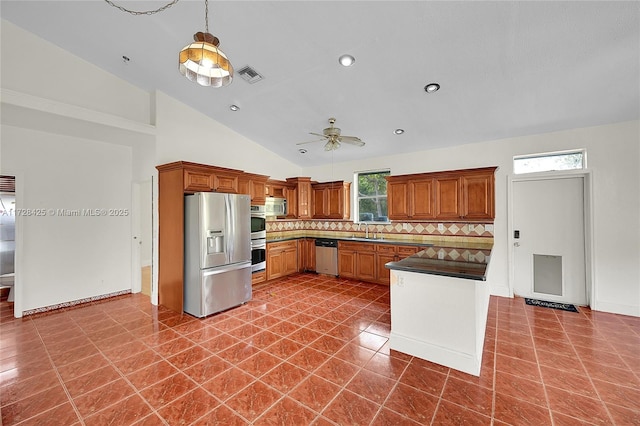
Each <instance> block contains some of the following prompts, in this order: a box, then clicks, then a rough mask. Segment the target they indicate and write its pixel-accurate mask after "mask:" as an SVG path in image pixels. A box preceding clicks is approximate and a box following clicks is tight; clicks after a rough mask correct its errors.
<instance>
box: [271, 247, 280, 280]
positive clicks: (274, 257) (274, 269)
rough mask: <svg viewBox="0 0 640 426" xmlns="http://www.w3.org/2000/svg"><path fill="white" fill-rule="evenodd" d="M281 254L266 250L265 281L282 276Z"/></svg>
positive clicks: (277, 251) (278, 251)
mask: <svg viewBox="0 0 640 426" xmlns="http://www.w3.org/2000/svg"><path fill="white" fill-rule="evenodd" d="M267 247H268V246H267ZM282 253H283V251H282V250H277V249H276V250H267V280H272V279H274V278H279V277H281V276H283V275H284V270H283V262H282Z"/></svg>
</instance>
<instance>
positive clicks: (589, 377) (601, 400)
mask: <svg viewBox="0 0 640 426" xmlns="http://www.w3.org/2000/svg"><path fill="white" fill-rule="evenodd" d="M580 314H581V315H584V313H583V312H581V311H580ZM556 316H557V315H556ZM585 317H586V315H585ZM587 319H588V320H589V321H590V322H591V323H592V325H594V326H595V324H593V321H592V319H591V318H588V317H587ZM560 327H562V330H563V331H564V333H565V334H567V331H566V329H565V327H564V323H563V322H560ZM568 340H569V344H571V349H572V350H573V352H574V354H575V355H576V358H577V359H578V362H580V365H581V366H582V369H583V370H584V372H585V374H586V376H587V378H588V379H589V383H591V386H592V387H593V389H594V390H595V392H596V395H598V400H599V401H600V403H601V404H602V406H603V407H604V409H605V412H606V413H607V415H608V416H609V420H611V421H612V423H611V424H616V423H615V420H614V418H613V416H612V415H611V412H610V411H609V407H607V404H606V403H605V402H604V400H603V399H602V396H601V395H600V392H599V391H598V388H597V387H596V385H595V383H593V378H592V377H591V374H589V370H587V368H586V367H585V365H584V362H582V358H581V357H580V355H579V354H578V351H576V348H575V345H574V344H573V342H572V341H571V339H568ZM617 352H618V351H617V350H616V354H617ZM623 362H624V360H623ZM545 390H546V385H545ZM572 393H573V392H572ZM571 417H573V416H571Z"/></svg>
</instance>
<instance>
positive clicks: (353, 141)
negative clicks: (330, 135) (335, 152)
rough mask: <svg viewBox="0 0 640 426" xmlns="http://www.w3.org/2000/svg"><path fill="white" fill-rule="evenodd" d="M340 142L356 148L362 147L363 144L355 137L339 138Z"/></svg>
mask: <svg viewBox="0 0 640 426" xmlns="http://www.w3.org/2000/svg"><path fill="white" fill-rule="evenodd" d="M340 142H345V143H349V144H351V145H356V146H364V142H362V140H360V138H357V137H355V136H341V137H340Z"/></svg>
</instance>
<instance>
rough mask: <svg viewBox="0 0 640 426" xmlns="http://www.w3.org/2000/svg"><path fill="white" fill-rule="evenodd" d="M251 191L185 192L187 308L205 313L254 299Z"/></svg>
mask: <svg viewBox="0 0 640 426" xmlns="http://www.w3.org/2000/svg"><path fill="white" fill-rule="evenodd" d="M250 204H251V203H250V198H249V196H248V195H237V194H222V193H216V192H198V193H195V194H193V195H187V196H185V202H184V207H185V224H184V226H185V233H184V234H185V241H184V243H185V244H184V246H185V251H184V256H185V259H184V263H185V276H184V311H185V312H187V313H189V314H191V315H194V316H196V317H199V318H202V317H206V316H207V315H211V314H214V313H216V312H220V311H224V310H226V309H229V308H232V307H234V306H238V305H241V304H243V303H245V302H247V301H249V300H251V212H250Z"/></svg>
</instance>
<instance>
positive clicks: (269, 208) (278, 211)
mask: <svg viewBox="0 0 640 426" xmlns="http://www.w3.org/2000/svg"><path fill="white" fill-rule="evenodd" d="M264 209H265V212H266V215H267V216H286V215H287V200H286V199H284V198H277V197H267V200H266V201H265V203H264Z"/></svg>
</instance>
